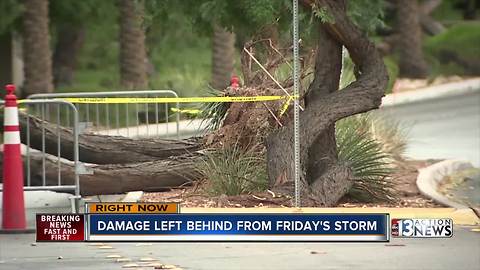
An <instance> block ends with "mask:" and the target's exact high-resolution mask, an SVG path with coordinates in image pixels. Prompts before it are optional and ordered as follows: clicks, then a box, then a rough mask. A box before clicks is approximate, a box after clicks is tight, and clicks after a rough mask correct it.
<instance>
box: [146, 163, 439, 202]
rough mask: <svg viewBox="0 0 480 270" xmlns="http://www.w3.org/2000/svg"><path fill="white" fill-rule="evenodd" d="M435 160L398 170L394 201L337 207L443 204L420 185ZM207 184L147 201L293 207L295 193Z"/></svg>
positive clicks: (150, 195)
mask: <svg viewBox="0 0 480 270" xmlns="http://www.w3.org/2000/svg"><path fill="white" fill-rule="evenodd" d="M434 162H435V161H430V160H429V161H418V160H413V161H406V162H404V163H403V164H402V166H401V168H400V169H399V170H398V172H397V173H395V175H394V178H393V181H394V186H395V190H396V191H395V196H396V198H395V200H394V201H393V202H356V201H354V200H353V199H351V198H348V197H345V198H343V199H342V200H341V201H340V202H339V204H338V205H337V207H398V208H400V207H442V206H441V205H439V204H437V203H435V202H433V201H432V200H431V199H429V198H427V197H425V196H423V195H422V194H421V193H420V191H419V190H418V188H417V185H416V180H417V175H418V169H420V168H423V167H426V166H428V165H431V164H432V163H434ZM205 186H206V185H205V184H202V183H200V184H197V185H195V186H189V187H184V188H176V189H172V190H170V191H165V192H150V193H145V194H144V195H143V197H142V201H143V202H178V203H180V207H205V208H211V207H233V208H255V207H291V206H292V195H287V194H276V193H274V192H271V191H267V192H261V193H255V194H246V195H238V196H225V195H222V196H218V197H212V196H209V195H208V194H207V193H206V192H205V188H206V187H205Z"/></svg>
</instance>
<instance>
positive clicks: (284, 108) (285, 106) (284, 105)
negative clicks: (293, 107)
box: [280, 96, 293, 116]
mask: <svg viewBox="0 0 480 270" xmlns="http://www.w3.org/2000/svg"><path fill="white" fill-rule="evenodd" d="M292 100H293V96H290V98H288V99H287V101H285V103H283V106H282V110H281V111H280V116H282V115H283V114H284V113H285V112H286V111H287V109H288V106H290V102H291V101H292Z"/></svg>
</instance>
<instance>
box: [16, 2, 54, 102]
mask: <svg viewBox="0 0 480 270" xmlns="http://www.w3.org/2000/svg"><path fill="white" fill-rule="evenodd" d="M23 2H24V10H25V11H24V13H23V55H24V72H25V84H24V90H23V91H22V93H23V95H24V96H28V95H30V94H34V93H47V92H52V91H53V84H52V81H53V80H52V59H51V55H52V54H51V51H50V44H49V43H50V34H49V30H48V20H49V19H48V0H24V1H23Z"/></svg>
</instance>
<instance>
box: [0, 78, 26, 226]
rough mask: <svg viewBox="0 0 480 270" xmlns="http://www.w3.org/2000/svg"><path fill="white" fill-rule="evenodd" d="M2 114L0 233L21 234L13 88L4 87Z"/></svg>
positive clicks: (22, 217) (19, 165)
mask: <svg viewBox="0 0 480 270" xmlns="http://www.w3.org/2000/svg"><path fill="white" fill-rule="evenodd" d="M5 89H6V90H7V95H6V96H5V114H4V123H3V124H4V130H3V206H2V229H3V230H25V229H26V227H27V223H26V218H25V203H24V199H23V164H22V156H21V152H20V151H21V149H20V147H21V145H20V144H21V142H20V128H19V126H18V108H17V97H16V96H15V94H14V93H13V92H14V91H15V85H13V84H8V85H6V86H5Z"/></svg>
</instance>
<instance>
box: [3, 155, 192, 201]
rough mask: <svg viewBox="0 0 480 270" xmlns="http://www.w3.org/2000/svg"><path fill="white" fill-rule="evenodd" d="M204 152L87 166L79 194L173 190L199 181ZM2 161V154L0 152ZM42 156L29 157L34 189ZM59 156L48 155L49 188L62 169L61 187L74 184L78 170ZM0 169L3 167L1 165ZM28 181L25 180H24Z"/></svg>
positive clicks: (40, 168) (46, 161) (56, 181)
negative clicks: (118, 163)
mask: <svg viewBox="0 0 480 270" xmlns="http://www.w3.org/2000/svg"><path fill="white" fill-rule="evenodd" d="M200 157H201V153H199V152H196V153H191V154H189V155H182V156H177V157H172V158H166V159H163V160H157V161H149V162H140V163H134V164H121V165H117V164H115V165H113V164H112V165H96V164H86V166H87V168H88V169H90V170H92V172H93V174H86V175H81V176H80V193H81V194H82V195H97V194H120V193H125V192H129V191H137V190H143V191H163V190H165V189H169V188H172V187H178V186H181V185H185V184H187V183H190V182H192V181H194V180H196V179H198V178H199V174H198V172H197V169H196V165H195V164H196V162H197V161H198V160H199V158H200ZM23 159H24V162H23V164H24V167H25V168H24V174H25V175H26V173H27V171H26V164H27V161H26V157H25V156H24V157H23ZM0 160H3V152H0ZM43 161H44V159H43V155H42V153H41V152H33V153H31V155H30V171H31V175H30V176H31V178H30V181H31V182H30V183H31V185H32V186H41V185H42V179H43V177H42V174H43V173H42V172H43ZM57 162H58V160H57V157H55V156H52V155H48V154H47V155H46V156H45V180H46V185H50V186H53V185H58V170H59V168H60V174H61V179H62V180H61V181H62V182H61V184H62V185H74V184H75V167H74V164H73V162H71V161H68V160H61V166H60V167H59V166H58V163H57ZM0 167H1V166H0ZM25 179H26V177H25Z"/></svg>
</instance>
